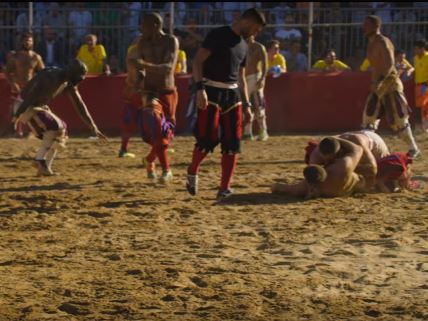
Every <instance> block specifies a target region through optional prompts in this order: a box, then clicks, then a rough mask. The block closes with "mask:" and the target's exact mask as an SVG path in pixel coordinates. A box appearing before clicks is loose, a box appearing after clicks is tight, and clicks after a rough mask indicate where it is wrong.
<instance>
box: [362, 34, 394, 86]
mask: <svg viewBox="0 0 428 321" xmlns="http://www.w3.org/2000/svg"><path fill="white" fill-rule="evenodd" d="M367 58H368V60H369V62H370V65H371V66H372V79H373V80H374V81H378V80H379V79H380V78H381V77H382V76H383V77H385V76H387V75H388V74H389V73H390V72H391V71H395V72H396V69H395V65H394V61H395V58H394V45H393V44H392V42H391V40H389V39H388V38H387V37H385V36H383V35H381V34H377V35H375V36H373V38H372V39H371V40H370V41H369V44H368V47H367Z"/></svg>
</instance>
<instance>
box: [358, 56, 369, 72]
mask: <svg viewBox="0 0 428 321" xmlns="http://www.w3.org/2000/svg"><path fill="white" fill-rule="evenodd" d="M370 70H371V66H370V61H369V60H368V59H367V58H365V59H364V61H363V63H362V64H361V66H360V71H370Z"/></svg>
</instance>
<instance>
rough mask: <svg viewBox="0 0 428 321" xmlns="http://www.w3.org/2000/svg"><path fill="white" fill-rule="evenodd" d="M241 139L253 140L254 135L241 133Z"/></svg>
mask: <svg viewBox="0 0 428 321" xmlns="http://www.w3.org/2000/svg"><path fill="white" fill-rule="evenodd" d="M242 140H250V141H253V140H254V136H253V135H251V134H244V135H242Z"/></svg>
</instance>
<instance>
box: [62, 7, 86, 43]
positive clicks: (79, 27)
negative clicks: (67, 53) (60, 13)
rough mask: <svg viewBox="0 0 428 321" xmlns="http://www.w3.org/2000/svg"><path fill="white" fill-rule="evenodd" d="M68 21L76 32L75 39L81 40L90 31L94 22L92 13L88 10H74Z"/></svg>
mask: <svg viewBox="0 0 428 321" xmlns="http://www.w3.org/2000/svg"><path fill="white" fill-rule="evenodd" d="M68 23H69V25H70V27H71V30H72V31H73V32H74V36H75V37H76V39H75V40H76V41H78V42H79V41H82V40H83V37H84V36H85V35H86V34H88V33H89V27H90V26H91V24H92V15H91V13H90V12H89V11H88V10H84V9H77V10H73V11H72V12H70V16H69V17H68Z"/></svg>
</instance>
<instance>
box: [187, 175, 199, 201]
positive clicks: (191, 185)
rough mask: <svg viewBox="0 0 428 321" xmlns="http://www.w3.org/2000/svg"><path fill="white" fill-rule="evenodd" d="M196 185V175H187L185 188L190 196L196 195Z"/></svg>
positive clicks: (197, 179)
mask: <svg viewBox="0 0 428 321" xmlns="http://www.w3.org/2000/svg"><path fill="white" fill-rule="evenodd" d="M198 184H199V178H198V175H190V174H187V182H186V188H187V191H188V192H189V194H190V195H193V196H195V195H196V194H198Z"/></svg>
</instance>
